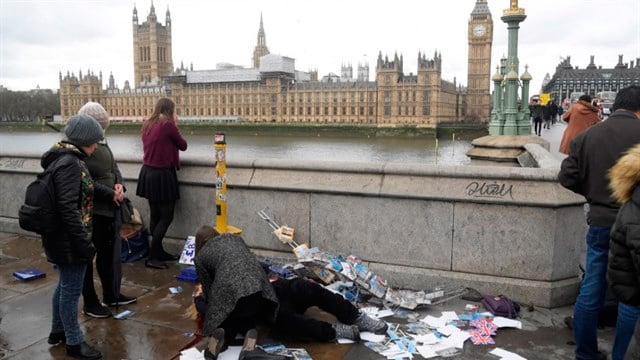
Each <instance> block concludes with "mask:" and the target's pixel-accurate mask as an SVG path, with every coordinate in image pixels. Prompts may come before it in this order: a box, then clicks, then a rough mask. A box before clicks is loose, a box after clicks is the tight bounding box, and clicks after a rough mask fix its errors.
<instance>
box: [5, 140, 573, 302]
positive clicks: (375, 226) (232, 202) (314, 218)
mask: <svg viewBox="0 0 640 360" xmlns="http://www.w3.org/2000/svg"><path fill="white" fill-rule="evenodd" d="M536 146H537V145H536ZM531 153H532V157H534V158H535V160H536V161H537V163H538V164H540V165H541V166H544V168H514V167H508V168H507V167H493V166H447V165H422V164H394V163H379V164H376V163H346V162H320V161H318V162H307V161H304V162H303V161H275V160H252V159H245V160H242V161H237V162H230V163H227V167H228V172H227V177H228V192H227V195H228V214H229V216H228V223H229V224H230V225H234V226H237V227H239V228H241V229H242V230H243V236H244V239H245V241H246V242H247V243H248V245H249V246H251V247H252V248H253V249H254V250H255V251H256V252H258V253H260V254H264V255H269V256H280V257H283V256H288V255H290V251H289V248H288V247H287V246H285V245H283V244H281V243H279V241H278V240H277V239H276V238H275V237H274V236H273V235H271V233H270V229H269V227H268V226H267V225H266V224H265V223H264V221H263V220H262V219H260V217H259V216H258V215H257V214H256V212H257V211H259V210H261V209H263V208H265V207H268V208H269V209H268V211H267V212H268V213H269V214H270V215H272V216H273V217H274V218H275V219H276V221H278V222H279V223H282V224H287V225H289V226H292V227H294V228H295V238H296V240H297V241H298V242H299V243H308V244H309V245H310V246H317V247H319V248H320V249H322V250H325V251H328V252H332V253H341V254H345V255H348V254H355V255H358V256H359V257H361V258H362V259H363V260H365V261H366V262H367V265H368V266H369V268H370V269H371V270H372V271H373V272H375V273H378V274H380V275H382V276H383V277H384V278H385V279H387V280H388V282H389V284H391V285H392V286H394V287H406V288H413V289H422V288H431V287H435V286H449V285H464V286H470V287H473V288H475V289H477V290H479V291H481V292H483V293H489V294H505V295H508V296H510V297H512V298H514V299H516V300H518V301H521V302H522V303H525V304H534V305H538V306H543V307H555V306H561V305H566V304H570V303H572V302H573V301H574V300H575V295H576V292H577V288H578V277H577V274H578V258H579V255H580V248H581V247H580V244H582V243H583V242H584V235H585V232H586V226H585V222H584V214H583V203H584V199H583V198H582V197H580V196H577V195H575V194H573V193H571V192H569V191H567V190H565V189H564V188H562V187H561V186H560V185H559V184H558V182H557V181H556V177H557V172H558V168H559V163H558V162H557V161H556V160H553V159H551V158H550V157H549V156H548V152H546V151H544V150H543V151H531ZM39 156H40V154H24V153H23V154H2V153H0V183H2V187H3V191H2V195H0V197H1V201H0V231H2V232H10V233H25V232H24V231H22V230H21V229H20V228H19V226H18V224H17V218H16V217H17V213H18V208H19V207H20V204H21V203H22V200H23V197H24V189H25V188H26V185H27V184H28V183H29V182H30V181H31V180H32V179H33V178H34V174H36V173H37V172H39V171H40V170H41V169H40V165H39V164H40V161H39ZM118 162H119V165H120V169H121V171H122V173H123V175H124V177H125V179H126V187H127V189H128V192H127V193H128V195H129V196H130V197H131V199H132V201H133V203H134V205H135V206H136V207H138V208H139V209H140V210H141V212H142V214H143V217H144V218H145V219H148V206H147V204H146V200H144V199H141V198H138V197H137V196H135V188H136V179H137V175H138V171H139V169H140V165H141V158H140V157H139V156H132V157H126V158H119V159H118ZM213 166H214V162H213V159H206V158H197V157H183V158H182V169H181V170H180V171H179V174H178V176H179V179H180V182H181V188H180V190H181V196H182V198H181V200H180V201H179V202H178V205H177V207H176V214H175V220H174V222H173V224H172V226H171V228H170V229H169V233H168V236H169V237H171V238H172V239H171V245H170V246H172V247H173V249H172V250H174V251H175V252H177V251H179V249H181V246H182V243H183V239H185V238H186V236H187V235H192V234H194V232H195V230H196V229H197V227H198V226H200V225H202V224H206V223H208V224H212V225H215V185H214V168H213Z"/></svg>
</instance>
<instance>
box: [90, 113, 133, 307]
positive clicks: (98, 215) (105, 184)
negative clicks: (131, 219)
mask: <svg viewBox="0 0 640 360" xmlns="http://www.w3.org/2000/svg"><path fill="white" fill-rule="evenodd" d="M78 114H82V115H89V116H91V117H93V118H94V119H96V120H97V121H98V123H99V124H100V126H101V127H102V129H103V130H106V129H107V127H109V114H108V113H107V111H106V110H105V109H104V107H102V105H100V104H98V103H97V102H91V101H90V102H88V103H86V104H84V105H83V106H82V107H81V108H80V110H78ZM84 162H85V164H87V168H88V169H89V173H90V174H91V178H92V179H93V183H94V186H95V187H96V188H97V189H100V191H99V192H98V194H105V196H103V197H100V196H96V197H95V198H94V201H93V218H92V220H93V232H92V236H91V241H92V242H93V245H94V246H95V248H96V269H97V270H98V275H99V276H100V282H101V283H102V295H103V296H102V299H103V301H104V303H105V304H107V305H112V306H113V305H126V304H131V303H133V302H135V301H136V300H137V298H135V297H132V296H126V295H123V294H120V293H118V294H115V293H114V291H116V290H115V287H114V282H117V283H118V284H120V282H121V279H120V278H121V277H122V273H121V271H118V274H119V278H117V279H114V277H115V276H116V274H115V273H114V261H119V260H120V257H119V256H116V255H114V249H115V245H116V243H115V242H116V241H121V240H120V237H119V234H118V233H119V230H120V229H119V228H118V229H116V223H115V215H116V210H118V207H119V206H120V203H122V201H124V191H125V189H124V186H123V180H122V175H121V174H120V169H118V165H117V164H116V161H115V159H114V158H113V153H112V152H111V148H109V144H107V140H106V138H105V139H102V140H101V141H100V142H98V146H97V148H96V151H94V152H93V154H91V156H88V157H87V158H85V160H84ZM118 211H119V210H118ZM118 248H119V246H118ZM118 255H119V254H118ZM118 288H119V286H118ZM82 297H83V298H84V306H83V307H82V312H83V313H84V314H85V315H88V316H92V317H96V318H105V317H109V316H111V311H110V310H109V309H108V308H107V307H105V306H104V305H102V303H100V300H99V299H98V295H97V294H96V289H95V287H94V285H93V266H92V265H91V264H90V265H88V266H87V271H86V272H85V274H84V285H83V287H82Z"/></svg>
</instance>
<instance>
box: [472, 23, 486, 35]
mask: <svg viewBox="0 0 640 360" xmlns="http://www.w3.org/2000/svg"><path fill="white" fill-rule="evenodd" d="M486 32H487V28H485V27H484V25H476V26H474V28H473V35H475V36H482V35H484V34H485V33H486Z"/></svg>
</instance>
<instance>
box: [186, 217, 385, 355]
mask: <svg viewBox="0 0 640 360" xmlns="http://www.w3.org/2000/svg"><path fill="white" fill-rule="evenodd" d="M195 254H196V257H195V264H196V271H197V272H198V279H199V281H200V282H201V286H198V287H197V289H200V290H196V293H195V298H194V303H195V305H196V308H197V309H198V313H199V314H200V315H201V316H202V314H204V316H203V317H204V324H203V331H202V333H203V334H204V335H205V336H211V337H212V340H211V342H210V343H209V346H208V349H207V352H206V353H205V355H206V356H207V359H208V360H209V359H215V357H216V356H217V352H215V351H214V349H218V350H219V349H221V348H223V346H222V345H220V344H219V341H218V340H217V337H219V336H214V335H215V327H217V326H219V327H222V328H223V329H224V334H225V340H224V341H225V343H227V344H228V343H229V341H231V340H232V339H233V338H234V337H235V336H236V333H239V332H242V331H246V330H247V329H250V328H252V327H255V326H256V320H257V319H261V320H265V321H266V322H268V323H271V325H273V327H274V328H275V329H276V330H277V331H279V332H280V333H282V334H284V335H287V336H291V337H295V338H297V339H301V340H311V341H333V340H336V339H338V338H344V339H350V340H359V339H360V331H371V332H375V333H377V334H384V333H385V332H386V330H387V324H386V323H385V322H383V321H380V320H376V319H373V318H371V317H369V316H367V315H366V314H365V313H363V312H361V311H359V310H358V308H357V307H355V306H354V305H353V304H351V303H350V302H349V301H347V300H345V299H344V298H343V297H342V296H341V295H338V294H334V293H333V292H331V291H329V290H327V289H325V288H324V287H322V286H320V285H318V284H317V283H314V282H311V281H309V280H305V279H299V278H295V279H282V278H277V279H274V280H273V282H271V283H270V281H269V280H268V279H267V273H266V272H265V270H264V269H263V268H262V266H261V265H260V264H259V263H258V261H257V259H256V258H255V256H254V255H253V254H252V253H251V252H250V251H249V249H248V248H247V246H246V245H245V243H244V241H243V240H242V238H240V237H239V236H234V235H230V234H222V235H218V233H217V232H216V231H215V230H214V229H213V228H212V227H210V226H207V225H204V226H201V227H200V229H198V231H197V232H196V249H195ZM215 263H218V265H214V264H215ZM205 264H209V265H208V266H206V265H205ZM223 264H226V265H223ZM232 264H233V265H232ZM239 264H246V266H249V268H246V266H244V265H243V266H240V267H238V266H239ZM256 266H257V267H259V268H260V270H259V271H256ZM240 272H241V273H240ZM239 273H240V274H239ZM201 274H202V277H201ZM211 274H214V275H215V279H214V280H212V279H211ZM220 277H222V279H219V278H220ZM208 283H214V284H215V283H218V284H217V285H216V286H209V288H207V286H206V284H208ZM245 284H253V286H247V285H245ZM271 286H273V288H271ZM251 288H253V289H255V290H257V289H260V293H259V294H260V296H261V297H262V299H259V298H258V299H256V298H255V297H253V298H252V296H251V295H250V296H248V298H251V301H252V302H253V304H254V306H253V307H245V304H246V301H243V299H246V298H242V299H239V300H234V299H235V298H237V297H238V296H239V295H238V294H246V293H251V291H252V290H250V289H251ZM209 294H211V295H209ZM265 300H266V301H265ZM212 302H213V303H212ZM265 304H266V305H267V306H265ZM273 304H276V306H273ZM312 306H316V307H318V308H320V309H321V310H324V311H325V312H327V313H329V314H332V315H334V316H335V317H336V319H337V323H335V324H331V323H328V322H325V321H321V320H316V319H313V318H310V317H307V316H304V313H305V312H306V310H307V309H309V308H310V307H312ZM229 309H232V311H230V310H229ZM274 311H275V314H274ZM227 314H228V315H227ZM217 324H220V325H217ZM242 324H244V327H241V325H242ZM229 331H231V332H229Z"/></svg>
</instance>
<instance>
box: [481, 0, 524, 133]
mask: <svg viewBox="0 0 640 360" xmlns="http://www.w3.org/2000/svg"><path fill="white" fill-rule="evenodd" d="M526 18H527V16H526V15H525V13H524V9H521V8H519V7H518V0H511V6H510V7H509V8H508V9H505V10H503V12H502V18H501V19H502V21H504V22H505V23H506V24H507V30H508V32H509V38H508V39H509V43H508V56H507V59H506V64H503V68H504V65H506V69H504V70H503V71H502V75H503V76H504V78H503V79H504V80H503V81H501V82H500V85H499V86H494V99H493V100H494V106H495V105H496V104H497V109H494V111H492V114H491V122H490V123H489V134H490V135H530V134H531V125H530V124H529V117H528V116H525V114H524V111H523V109H522V108H523V107H528V99H525V98H524V95H525V94H524V93H525V92H528V89H527V90H526V91H525V90H524V88H523V91H522V93H523V98H522V99H521V100H520V108H519V104H518V101H519V100H518V93H519V89H520V82H519V81H518V72H519V70H518V69H519V64H520V62H519V60H518V29H519V28H520V23H521V22H522V21H524V19H526ZM493 80H494V85H497V84H498V81H496V80H497V75H496V76H494V78H493ZM530 80H531V79H530V76H529V79H528V81H530ZM528 81H527V86H528Z"/></svg>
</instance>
